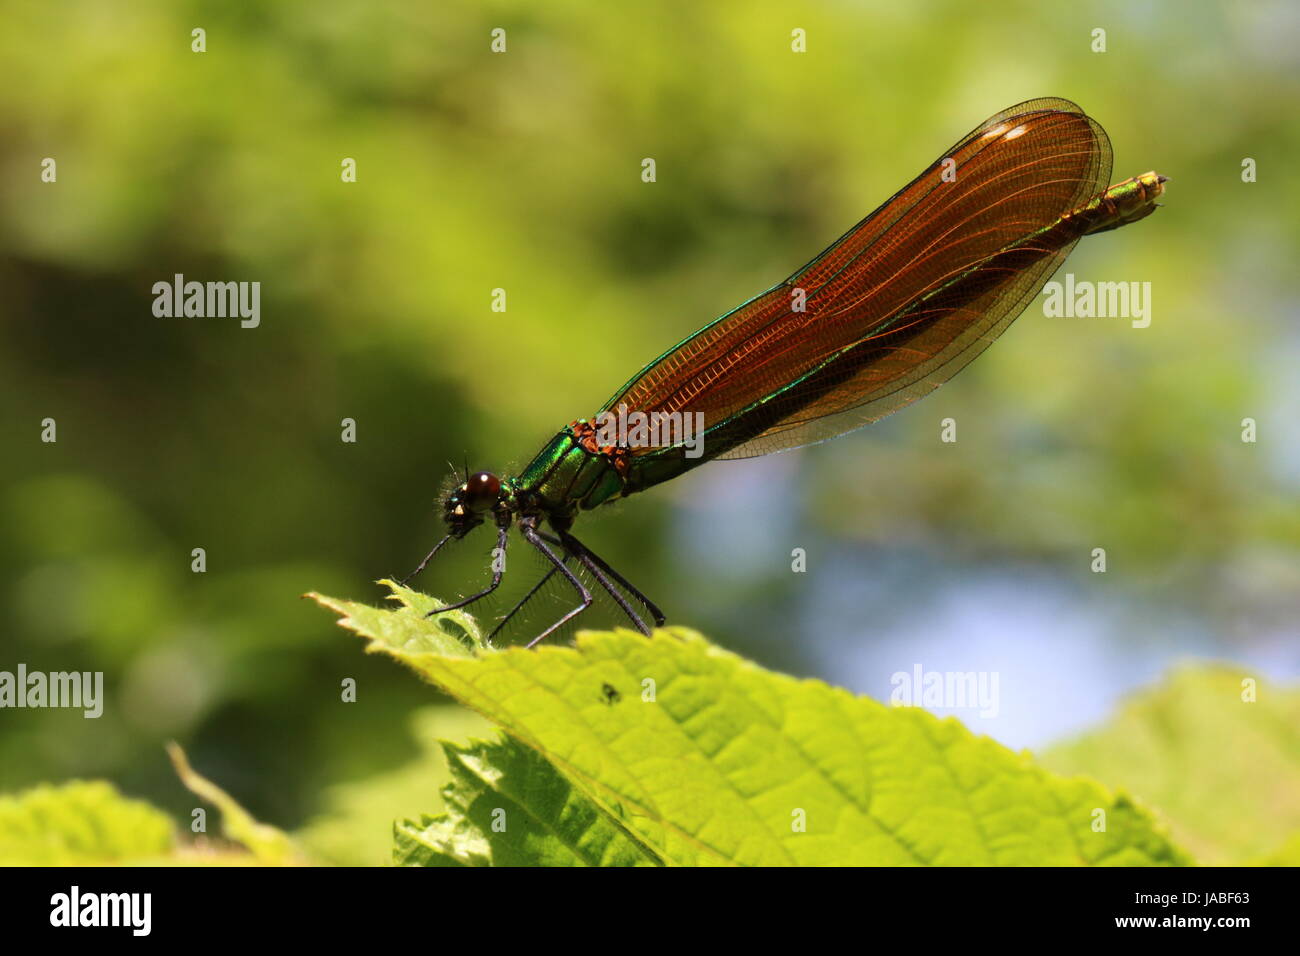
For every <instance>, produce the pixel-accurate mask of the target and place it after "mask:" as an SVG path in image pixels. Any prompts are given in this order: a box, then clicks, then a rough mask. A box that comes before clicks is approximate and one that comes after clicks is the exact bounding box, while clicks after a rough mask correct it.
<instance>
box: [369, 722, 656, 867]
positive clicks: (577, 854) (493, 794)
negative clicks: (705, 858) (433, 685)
mask: <svg viewBox="0 0 1300 956" xmlns="http://www.w3.org/2000/svg"><path fill="white" fill-rule="evenodd" d="M443 747H444V750H445V751H446V754H447V765H448V766H449V767H450V768H451V773H452V783H451V784H450V785H449V786H448V787H447V788H446V790H445V791H444V792H443V799H444V801H445V802H446V806H447V811H448V812H447V813H446V814H445V815H444V816H442V817H438V818H433V817H429V816H427V815H426V816H424V817H423V818H422V819H421V820H420V822H419V823H412V822H410V821H407V822H405V823H402V824H399V825H398V826H397V827H396V828H395V844H394V852H393V862H394V863H397V864H399V865H408V866H409V865H417V866H444V865H448V864H450V863H454V864H458V865H464V866H483V865H494V866H584V865H585V866H639V865H654V864H658V863H660V862H661V860H660V858H659V857H658V856H657V855H656V854H655V853H654V852H653V851H652V850H651V849H650V848H649V847H647V846H645V845H643V844H641V843H640V842H639V841H638V840H637V839H636V838H635V837H633V836H632V834H631V833H630V832H628V830H627V829H626V827H625V826H624V825H622V823H621V822H620V821H615V820H612V819H611V818H609V817H608V816H607V815H606V814H605V813H604V812H603V810H602V809H601V808H600V807H599V806H598V805H596V804H595V803H594V802H593V801H591V800H590V799H588V798H587V797H586V796H585V795H584V794H583V793H582V792H581V791H580V790H578V789H577V788H576V787H575V786H574V785H573V784H572V783H571V782H570V781H569V780H568V779H567V778H565V776H564V775H563V774H561V773H560V772H559V771H557V770H556V769H555V767H554V766H553V765H552V764H551V763H550V762H549V761H548V760H546V758H544V757H542V756H541V755H540V754H539V753H537V752H536V751H534V750H529V749H528V748H527V747H523V746H521V745H519V744H518V743H516V742H514V741H512V740H502V741H498V742H493V743H483V742H475V743H472V744H469V745H466V746H457V745H455V744H444V745H443Z"/></svg>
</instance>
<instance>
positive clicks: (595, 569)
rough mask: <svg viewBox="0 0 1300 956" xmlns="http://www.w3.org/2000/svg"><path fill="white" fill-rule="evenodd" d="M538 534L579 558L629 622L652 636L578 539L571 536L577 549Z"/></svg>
mask: <svg viewBox="0 0 1300 956" xmlns="http://www.w3.org/2000/svg"><path fill="white" fill-rule="evenodd" d="M538 534H540V535H541V536H542V537H543V538H546V539H547V540H549V541H550V542H551V543H552V544H558V545H560V547H562V548H564V550H565V553H566V554H568V555H570V556H572V557H575V558H577V559H578V562H579V563H580V564H581V565H582V566H583V567H584V568H586V569H587V570H588V571H590V572H591V576H592V577H594V578H595V579H596V580H597V581H598V582H599V583H600V586H601V587H603V588H604V589H605V590H606V591H607V592H609V596H610V597H612V598H613V599H614V602H615V603H616V604H617V605H618V606H619V607H620V608H622V609H623V613H624V614H626V615H627V618H628V620H629V621H631V622H632V624H633V625H634V626H635V627H636V629H637V630H638V631H640V632H641V633H642V634H645V635H647V636H648V635H649V634H650V628H648V627H646V623H645V621H643V620H641V615H640V614H637V612H636V611H635V610H633V609H632V605H631V604H629V603H628V601H627V598H625V597H624V596H623V594H622V592H621V591H619V590H618V589H617V588H616V587H614V585H612V584H610V582H609V578H607V577H605V574H604V572H603V571H601V569H600V566H599V565H598V564H597V563H596V562H595V561H593V560H592V558H593V555H592V554H591V553H590V552H589V551H587V550H586V549H585V548H583V547H582V544H581V542H579V541H578V539H577V538H572V537H571V536H570V538H571V541H572V542H573V544H576V545H577V547H572V546H571V545H570V542H569V541H566V540H564V539H562V538H553V537H551V536H550V535H548V534H545V533H543V532H538Z"/></svg>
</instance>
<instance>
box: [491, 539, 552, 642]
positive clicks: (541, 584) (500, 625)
mask: <svg viewBox="0 0 1300 956" xmlns="http://www.w3.org/2000/svg"><path fill="white" fill-rule="evenodd" d="M564 560H565V561H568V560H569V555H567V554H566V555H565V556H564ZM555 574H556V569H555V568H551V570H549V571H547V572H546V574H545V575H544V576H543V577H542V579H541V580H540V581H538V582H537V583H536V584H534V585H533V587H532V590H531V591H529V592H528V593H527V594H525V595H524V596H523V597H522V598H520V599H519V603H518V604H516V605H515V606H514V607H512V608H511V609H510V613H509V614H507V615H506V616H505V617H503V618H502V619H501V620H500V621H499V622H498V623H497V626H496V627H494V628H492V633H491V634H489V635H488V636H487V639H488V643H491V642H492V638H494V637H496V636H497V632H498V631H499V630H501V628H503V627H505V626H506V624H507V623H508V622H509V621H510V619H511V618H512V617H514V616H515V615H516V614H518V613H519V612H520V611H521V610H523V607H524V605H525V604H527V603H528V602H529V601H531V600H532V599H533V595H534V594H536V593H537V592H538V591H540V590H541V589H542V588H543V587H544V586H545V585H546V582H547V581H549V580H551V578H553V577H555Z"/></svg>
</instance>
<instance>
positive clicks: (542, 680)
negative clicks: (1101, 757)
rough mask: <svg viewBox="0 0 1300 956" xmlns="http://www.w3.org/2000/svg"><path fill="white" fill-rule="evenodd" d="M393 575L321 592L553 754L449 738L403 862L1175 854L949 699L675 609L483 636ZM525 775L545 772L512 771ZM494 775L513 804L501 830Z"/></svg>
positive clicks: (1134, 814) (1146, 857)
mask: <svg viewBox="0 0 1300 956" xmlns="http://www.w3.org/2000/svg"><path fill="white" fill-rule="evenodd" d="M392 587H393V592H394V593H393V597H394V598H395V599H396V600H397V601H399V603H400V604H401V605H402V607H400V608H399V609H397V610H387V611H385V610H379V609H376V608H371V607H367V606H365V605H360V604H355V603H351V602H344V601H337V600H334V599H330V598H325V597H321V596H319V595H312V597H314V598H315V600H317V601H318V602H319V603H320V604H322V605H323V606H324V607H327V608H329V609H331V610H333V611H335V612H337V613H338V614H340V615H342V617H343V619H342V620H341V621H340V623H341V624H342V625H343V626H344V627H347V628H349V629H351V630H354V631H356V632H358V633H360V634H362V635H363V636H365V637H366V638H368V639H369V645H368V648H367V649H368V650H369V651H371V652H374V653H383V654H388V655H390V656H392V657H395V658H397V659H398V660H400V661H402V662H403V663H405V664H407V665H408V666H410V667H412V668H413V669H414V670H415V671H416V672H417V673H419V674H420V675H421V676H423V677H424V678H425V679H427V680H429V681H431V682H432V683H434V684H436V685H437V686H439V687H440V688H442V689H443V690H444V691H445V692H446V693H448V694H450V695H451V696H453V697H455V698H456V699H458V700H460V701H461V702H462V703H464V704H465V705H466V706H468V707H470V708H472V709H474V710H477V711H478V712H479V713H481V714H483V715H484V716H486V717H487V718H488V719H490V720H492V721H493V722H494V723H496V724H497V725H499V726H500V727H501V728H502V729H503V730H504V731H505V732H506V733H507V734H509V735H510V736H511V737H512V738H514V739H515V740H516V741H518V742H519V743H520V744H523V745H524V746H525V747H527V748H530V749H531V750H533V751H535V752H536V754H537V755H538V758H539V759H543V760H544V761H545V762H546V763H548V764H549V765H550V766H549V767H548V768H543V767H541V766H531V767H530V766H526V765H524V764H522V763H520V762H519V761H520V756H519V754H516V753H509V752H504V753H503V752H501V751H493V750H477V751H473V752H472V759H471V756H470V755H467V754H466V753H463V752H460V751H457V752H456V757H457V760H456V764H457V765H456V766H455V768H454V772H455V774H456V777H457V780H458V786H457V793H458V796H457V797H456V808H455V810H454V811H453V812H449V814H448V815H447V818H445V819H441V820H432V819H429V820H422V821H421V822H420V823H419V824H414V825H406V826H403V827H399V828H398V846H397V850H396V854H397V857H398V859H399V860H402V861H404V862H426V861H429V862H433V861H436V862H442V863H445V862H460V863H485V862H488V861H492V862H497V861H498V860H500V859H503V858H504V857H503V854H506V853H507V852H508V853H510V854H512V855H511V856H510V857H509V858H510V859H511V860H512V861H523V860H528V861H538V860H540V859H546V860H548V861H550V860H554V859H560V858H562V857H563V854H562V853H561V852H560V848H559V846H558V844H560V843H564V844H566V845H567V846H568V847H569V850H568V852H569V854H570V858H572V859H573V860H580V861H581V862H588V859H587V856H590V854H589V853H588V852H587V851H588V850H589V849H590V848H593V847H598V848H599V855H598V856H597V857H596V858H595V860H594V861H595V862H611V861H613V862H631V861H634V860H635V861H637V862H662V863H667V864H676V865H681V864H686V865H700V864H705V865H734V864H749V865H783V864H794V865H830V864H840V865H849V864H877V865H879V864H901V865H908V864H911V865H917V864H920V865H926V864H935V865H980V864H996V865H1012V864H1025V865H1035V864H1037V865H1081V864H1082V865H1088V864H1132V865H1151V864H1182V863H1187V862H1188V858H1187V857H1186V855H1185V854H1184V853H1183V852H1182V851H1180V850H1179V849H1178V848H1177V847H1176V846H1174V845H1173V844H1172V843H1171V842H1170V840H1169V839H1168V838H1167V836H1166V835H1165V833H1164V832H1163V830H1162V829H1161V827H1160V826H1159V825H1158V824H1157V822H1156V821H1155V820H1154V818H1153V817H1152V815H1151V814H1150V813H1149V812H1148V811H1146V810H1145V809H1143V808H1141V807H1139V806H1137V805H1136V804H1135V803H1134V802H1133V801H1132V800H1131V799H1129V798H1128V797H1126V796H1125V795H1123V794H1112V793H1111V792H1109V791H1107V790H1106V789H1105V788H1104V787H1102V786H1101V785H1100V784H1098V783H1096V782H1094V781H1091V780H1087V779H1072V780H1070V779H1063V778H1059V777H1055V776H1053V775H1052V774H1050V773H1047V772H1046V771H1044V770H1043V769H1042V768H1040V767H1039V766H1037V765H1036V764H1035V763H1034V761H1033V760H1032V759H1031V758H1030V757H1029V756H1028V755H1027V754H1016V753H1013V752H1011V751H1009V750H1007V749H1006V748H1005V747H1002V746H1001V745H999V744H997V743H995V742H994V741H992V740H989V739H988V738H985V737H976V736H974V735H972V734H971V733H970V732H969V731H967V730H966V729H965V728H964V727H963V726H961V724H959V723H958V722H957V721H955V720H953V719H947V720H939V719H938V718H936V717H934V716H933V715H931V714H928V713H926V712H925V711H922V710H918V709H912V708H892V707H886V706H884V705H883V704H880V703H878V702H876V701H873V700H870V699H868V698H863V697H854V696H852V695H851V694H849V693H848V692H847V691H844V690H840V689H837V688H832V687H829V686H827V685H826V684H823V683H821V682H819V681H810V680H796V679H794V678H792V677H788V676H785V675H782V674H776V673H772V672H770V671H766V670H764V669H762V668H760V667H758V666H756V665H754V664H752V663H750V662H748V661H745V660H743V659H742V658H740V657H738V656H736V655H734V654H731V653H729V652H727V651H724V650H722V649H720V648H718V647H715V646H713V645H711V644H710V643H709V642H708V641H706V640H705V639H704V638H702V637H701V636H699V635H698V634H695V633H694V632H691V631H687V630H683V629H667V630H660V631H657V632H656V633H655V635H654V636H653V637H652V638H645V637H643V636H641V635H640V634H636V633H632V632H629V631H613V632H584V633H580V634H579V635H578V638H577V646H576V647H556V646H543V647H540V648H538V649H536V650H526V649H523V648H509V649H505V650H493V649H490V648H487V647H485V646H483V644H482V642H481V641H480V640H478V639H477V633H478V632H477V630H476V629H475V628H474V627H473V625H472V622H471V623H470V624H469V625H468V626H467V625H466V624H465V623H464V622H463V621H460V620H458V621H457V629H458V630H463V631H464V632H465V633H466V634H467V635H469V638H470V639H469V640H467V641H465V642H462V641H461V640H459V639H457V638H455V637H454V636H449V633H450V632H449V631H448V630H447V629H446V627H445V625H444V624H443V620H444V618H442V617H439V618H436V619H426V618H425V617H424V613H425V612H427V611H428V610H430V609H432V608H433V607H436V606H437V605H436V604H435V603H434V602H433V600H432V599H430V598H428V597H426V596H424V595H420V594H417V593H416V592H413V591H410V590H408V589H405V588H400V587H397V586H395V585H393V586H392ZM474 778H477V780H478V782H477V783H475V782H474ZM532 779H535V780H542V781H545V785H539V786H538V787H537V788H536V789H533V788H530V787H529V786H525V785H523V784H521V783H520V781H527V780H532ZM561 782H564V783H565V784H567V786H568V787H569V788H570V790H571V794H566V793H565V792H563V791H562V790H561V789H560V784H561ZM485 796H486V797H488V799H489V802H491V801H498V803H494V804H492V805H493V807H496V806H501V807H503V808H505V809H506V814H507V820H509V819H511V818H512V817H511V811H510V808H508V807H505V803H504V802H500V801H504V800H506V799H508V800H509V801H510V802H511V803H512V804H513V805H514V810H515V813H516V814H519V815H520V816H516V817H514V819H516V820H519V821H520V822H522V823H523V825H522V826H517V827H515V828H514V829H510V827H509V824H508V823H507V831H506V833H507V835H508V836H507V837H494V836H493V834H492V831H491V830H490V828H489V829H487V830H485V829H484V818H483V816H482V807H485V806H487V804H483V803H482V802H481V801H482V798H483V797H485ZM588 812H590V813H591V814H593V815H594V816H595V817H597V818H598V819H599V822H600V824H601V826H600V828H597V827H596V826H595V825H594V824H593V825H588V824H587V823H586V819H587V818H586V816H584V814H586V813H588ZM566 813H567V814H568V815H567V816H566ZM1094 821H1098V823H1099V824H1100V823H1101V822H1102V821H1104V829H1098V830H1094ZM557 822H558V826H557ZM617 834H622V835H623V836H622V839H621V840H620V839H619V838H617ZM584 835H586V838H587V839H588V840H590V843H589V844H584V843H583V842H582V838H583V836H584ZM601 840H604V841H605V842H604V843H601V842H600V841H601ZM624 840H625V841H626V843H624V842H623V841H624ZM421 848H422V849H421ZM633 849H635V851H636V852H635V853H634V852H633ZM584 854H585V855H584ZM566 859H567V858H566Z"/></svg>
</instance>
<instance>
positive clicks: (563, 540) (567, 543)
mask: <svg viewBox="0 0 1300 956" xmlns="http://www.w3.org/2000/svg"><path fill="white" fill-rule="evenodd" d="M543 537H547V538H549V537H550V535H543ZM551 543H552V544H558V545H559V546H560V547H562V548H564V549H565V550H566V551H568V552H569V553H571V554H576V555H585V556H586V557H588V558H590V559H591V561H592V562H594V563H595V564H597V565H599V567H600V570H602V571H604V572H605V573H606V574H608V575H609V576H610V577H611V578H613V579H614V580H615V581H617V582H618V583H619V584H620V585H622V586H623V588H624V589H625V590H626V591H627V593H628V594H630V595H632V597H634V598H636V599H637V600H638V601H640V602H641V604H642V605H644V606H645V609H646V610H647V611H649V612H650V616H651V617H653V618H654V622H655V626H656V627H663V625H664V612H663V611H661V610H659V608H658V607H657V606H656V605H655V603H654V602H653V601H651V600H650V599H649V598H648V597H646V596H645V595H644V594H642V593H641V592H640V590H638V589H637V588H636V587H634V586H633V585H632V584H631V583H630V582H629V581H628V579H627V578H625V577H623V575H621V574H619V573H618V572H617V571H615V570H614V569H613V568H612V567H610V566H609V564H608V563H607V562H606V561H605V560H604V559H603V558H601V556H600V555H598V554H597V553H596V552H595V551H592V550H591V548H589V547H587V546H586V545H585V544H583V543H582V542H581V541H579V540H578V539H577V538H575V537H574V536H573V535H572V534H570V533H569V532H567V531H565V532H562V533H561V535H560V537H559V538H552V539H551ZM592 573H593V574H595V569H594V568H593V569H592ZM597 578H598V579H599V576H597ZM606 587H607V588H608V585H606ZM611 593H613V592H611ZM624 610H625V611H626V610H627V609H626V608H624ZM628 614H629V616H630V617H632V619H633V620H634V621H636V620H639V618H637V617H636V615H633V614H631V612H628Z"/></svg>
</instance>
